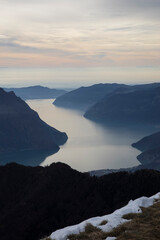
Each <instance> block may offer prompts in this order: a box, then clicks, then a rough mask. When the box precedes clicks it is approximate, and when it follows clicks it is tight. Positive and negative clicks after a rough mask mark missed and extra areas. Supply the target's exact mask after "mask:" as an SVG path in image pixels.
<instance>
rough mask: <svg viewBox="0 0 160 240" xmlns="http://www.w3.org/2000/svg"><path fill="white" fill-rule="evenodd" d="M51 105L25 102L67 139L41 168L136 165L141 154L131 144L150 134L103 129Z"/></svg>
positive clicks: (79, 116)
mask: <svg viewBox="0 0 160 240" xmlns="http://www.w3.org/2000/svg"><path fill="white" fill-rule="evenodd" d="M53 101H54V99H53V100H52V99H49V100H48V99H47V100H28V101H27V103H28V104H29V106H30V107H31V108H32V109H34V110H35V111H37V112H38V114H39V116H40V117H41V119H42V120H44V121H45V122H46V123H48V124H49V125H51V126H53V127H55V128H57V129H58V130H60V131H64V132H66V133H67V135H68V141H67V142H66V144H64V145H63V146H61V148H60V150H59V152H58V153H56V154H53V155H50V156H47V157H46V158H44V159H43V162H41V163H40V165H42V166H46V165H50V164H51V163H53V162H63V163H66V164H68V165H70V166H71V167H72V168H74V169H77V170H79V171H89V170H98V169H106V168H110V169H111V168H112V169H113V168H115V169H118V168H128V167H133V166H137V165H139V162H138V161H137V159H136V156H137V155H138V154H139V153H140V152H139V151H138V150H136V149H134V148H132V147H131V144H132V143H133V142H135V141H137V140H139V139H140V138H142V137H144V136H145V135H147V134H149V133H150V131H149V130H147V131H146V130H141V131H140V130H139V129H137V130H135V129H132V130H128V129H124V128H123V129H117V128H109V127H106V126H102V125H100V124H98V123H94V122H92V121H90V120H87V119H85V118H84V117H83V113H82V112H80V111H75V110H70V109H64V108H59V107H56V106H54V105H53V104H52V103H53ZM37 162H38V161H37Z"/></svg>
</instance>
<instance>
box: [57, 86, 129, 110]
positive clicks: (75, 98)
mask: <svg viewBox="0 0 160 240" xmlns="http://www.w3.org/2000/svg"><path fill="white" fill-rule="evenodd" d="M123 86H125V85H123V84H116V83H113V84H95V85H92V86H89V87H80V88H78V89H76V90H73V91H71V92H68V93H66V94H64V95H62V96H60V97H58V98H56V100H55V102H54V103H53V104H54V105H56V106H59V107H65V108H73V109H80V110H83V111H86V110H87V109H88V108H89V107H91V106H92V105H93V104H95V103H96V102H97V101H99V100H100V99H102V98H103V97H104V96H105V95H108V94H110V93H112V92H113V91H115V90H116V89H118V88H119V87H123Z"/></svg>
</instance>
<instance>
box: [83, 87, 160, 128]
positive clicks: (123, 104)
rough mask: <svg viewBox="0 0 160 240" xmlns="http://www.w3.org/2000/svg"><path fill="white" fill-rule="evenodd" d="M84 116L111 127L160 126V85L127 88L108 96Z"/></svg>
mask: <svg viewBox="0 0 160 240" xmlns="http://www.w3.org/2000/svg"><path fill="white" fill-rule="evenodd" d="M84 116H85V117H86V118H88V119H91V120H93V121H98V122H103V123H105V124H109V125H110V124H111V125H116V126H119V125H123V126H132V125H134V126H139V125H148V126H156V125H159V124H160V84H150V85H140V86H138V85H137V86H133V87H131V86H129V87H128V86H127V87H126V86H125V87H123V88H119V89H117V90H115V91H114V92H113V93H112V94H110V95H106V96H105V97H104V98H103V99H102V100H100V101H99V102H98V103H96V104H95V105H93V106H92V107H91V108H90V109H89V110H88V111H87V112H86V113H85V114H84Z"/></svg>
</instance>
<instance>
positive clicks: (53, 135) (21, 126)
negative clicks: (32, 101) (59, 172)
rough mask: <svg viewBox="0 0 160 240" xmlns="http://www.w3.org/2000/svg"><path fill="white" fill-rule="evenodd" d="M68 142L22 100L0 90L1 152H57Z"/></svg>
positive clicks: (11, 93) (64, 136)
mask: <svg viewBox="0 0 160 240" xmlns="http://www.w3.org/2000/svg"><path fill="white" fill-rule="evenodd" d="M66 140H67V135H66V134H65V133H62V132H59V131H58V130H56V129H55V128H52V127H50V126H49V125H47V124H46V123H45V122H43V121H42V120H41V119H40V118H39V116H38V114H37V113H36V112H35V111H33V110H32V109H31V108H30V107H29V106H28V105H27V104H26V103H25V102H24V101H23V100H21V99H20V98H19V97H16V95H15V94H14V93H13V92H9V93H6V92H5V91H4V90H3V89H0V153H2V152H12V151H24V150H25V151H26V150H55V151H58V150H59V145H61V144H64V143H65V142H66Z"/></svg>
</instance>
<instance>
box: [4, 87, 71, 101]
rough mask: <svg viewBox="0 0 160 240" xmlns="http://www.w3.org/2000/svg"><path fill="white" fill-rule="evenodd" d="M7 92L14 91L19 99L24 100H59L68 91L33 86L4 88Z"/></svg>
mask: <svg viewBox="0 0 160 240" xmlns="http://www.w3.org/2000/svg"><path fill="white" fill-rule="evenodd" d="M4 90H5V91H6V92H10V91H13V92H14V93H15V94H16V95H17V96H18V97H21V98H22V99H23V100H27V99H50V98H51V99H52V98H57V97H59V96H61V95H63V94H65V93H67V91H66V90H63V89H52V88H48V87H42V86H31V87H23V88H4Z"/></svg>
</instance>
